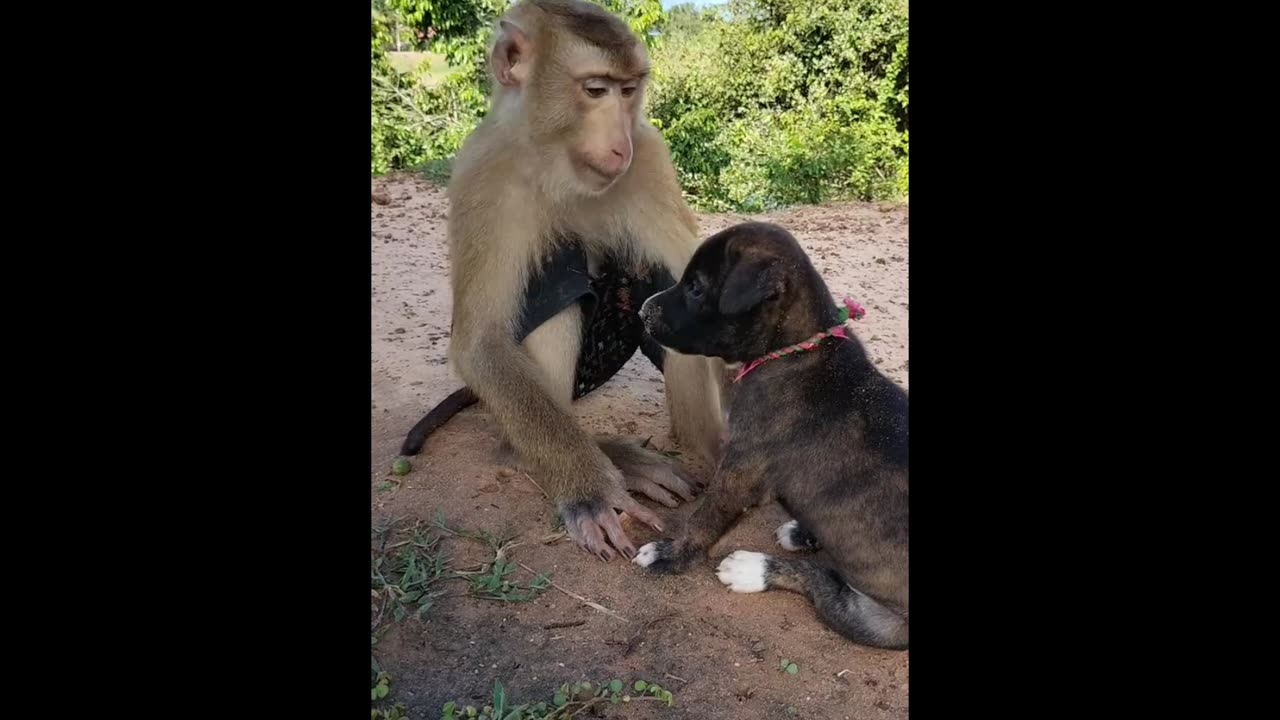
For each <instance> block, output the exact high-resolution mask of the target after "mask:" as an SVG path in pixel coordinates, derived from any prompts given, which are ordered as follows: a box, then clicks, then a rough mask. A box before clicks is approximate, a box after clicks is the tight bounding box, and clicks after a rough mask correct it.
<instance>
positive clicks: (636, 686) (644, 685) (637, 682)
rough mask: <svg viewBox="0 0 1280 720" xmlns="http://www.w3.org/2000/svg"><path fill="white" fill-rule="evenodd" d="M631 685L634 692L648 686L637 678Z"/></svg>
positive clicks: (642, 690) (641, 690)
mask: <svg viewBox="0 0 1280 720" xmlns="http://www.w3.org/2000/svg"><path fill="white" fill-rule="evenodd" d="M632 687H634V688H635V690H636V692H644V689H645V688H647V687H649V683H647V682H645V681H643V680H637V681H636V684H635V685H633V686H632Z"/></svg>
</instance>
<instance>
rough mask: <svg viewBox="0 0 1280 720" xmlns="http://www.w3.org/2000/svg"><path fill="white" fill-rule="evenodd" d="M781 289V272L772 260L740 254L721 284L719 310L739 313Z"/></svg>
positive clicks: (771, 297) (770, 297)
mask: <svg viewBox="0 0 1280 720" xmlns="http://www.w3.org/2000/svg"><path fill="white" fill-rule="evenodd" d="M781 293H782V280H781V273H780V271H779V269H778V266H777V264H776V263H775V262H773V261H771V260H769V259H767V258H753V259H746V258H743V259H742V260H740V261H739V262H738V263H737V264H735V265H734V266H733V269H732V270H730V271H729V275H728V277H726V278H725V279H724V284H723V285H721V286H720V314H721V315H740V314H742V313H744V312H746V311H748V310H750V309H752V308H754V307H756V306H757V305H759V304H760V303H762V302H764V301H765V300H771V299H773V298H775V297H777V296H778V295H780V294H781Z"/></svg>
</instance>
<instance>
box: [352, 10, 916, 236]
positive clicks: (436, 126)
mask: <svg viewBox="0 0 1280 720" xmlns="http://www.w3.org/2000/svg"><path fill="white" fill-rule="evenodd" d="M379 2H381V3H383V5H382V7H381V8H380V7H379V5H378V3H379ZM598 2H599V4H601V5H603V6H605V7H606V8H608V9H609V10H612V11H614V12H616V13H618V14H619V15H620V16H622V17H623V18H625V19H626V20H627V22H628V23H629V24H630V25H631V27H632V29H633V30H635V31H636V32H637V33H638V34H640V35H641V37H643V38H645V40H646V42H647V43H649V46H650V55H651V57H652V61H653V66H654V77H653V85H652V89H651V92H650V95H649V109H648V111H649V116H650V118H651V120H652V121H653V123H654V125H656V126H657V127H658V128H660V129H661V131H662V132H663V134H664V136H665V137H666V139H667V142H668V143H669V144H670V146H671V151H672V158H673V160H674V162H675V164H676V168H677V170H678V171H679V173H680V178H681V182H682V185H683V187H684V189H685V192H686V194H687V196H688V198H689V200H690V202H692V203H693V204H694V205H696V206H698V207H701V208H704V209H716V210H727V209H737V210H747V211H757V210H766V209H770V208H773V207H777V206H781V205H788V204H793V203H816V202H823V201H826V200H832V199H845V198H859V199H879V198H890V197H903V196H906V195H907V194H908V190H909V187H908V130H909V122H908V109H909V105H910V102H909V90H910V85H909V83H908V78H909V76H908V57H909V55H908V53H909V42H908V11H907V2H906V0H732V1H731V2H730V3H729V4H728V5H726V6H721V7H716V8H711V9H707V10H701V11H700V10H697V9H694V8H693V7H692V6H680V7H676V8H673V9H672V10H671V11H670V12H664V11H663V10H662V6H661V2H660V0H598ZM508 5H509V2H508V0H376V1H375V3H374V13H373V15H374V20H373V26H374V30H373V42H374V53H373V55H374V57H373V63H372V64H373V77H372V84H373V105H374V107H373V133H372V134H373V170H374V172H385V171H387V170H389V169H393V168H405V167H413V166H416V165H420V164H422V163H424V162H428V161H432V160H442V159H447V158H449V157H451V156H452V154H453V153H454V152H456V150H457V148H458V147H459V146H460V144H461V142H462V140H463V139H465V137H466V135H467V133H469V132H470V131H471V129H472V128H474V127H475V125H476V123H478V122H479V120H480V119H481V118H482V117H483V115H484V112H485V111H486V105H487V100H486V95H487V92H488V79H487V74H486V69H485V64H486V62H487V58H486V57H485V54H486V49H487V47H488V45H489V43H490V42H491V41H492V28H493V25H494V21H495V19H496V18H497V17H498V16H499V15H500V14H501V13H502V12H503V11H504V10H505V9H506V8H507V6H508ZM380 12H381V19H379V13H380ZM396 20H398V21H399V22H400V23H402V24H404V25H407V26H409V27H411V28H413V29H414V32H413V33H411V34H416V36H417V37H419V38H420V39H421V43H422V45H421V47H423V48H427V49H430V50H431V51H433V52H438V53H443V54H444V55H445V56H446V57H447V58H448V61H449V64H450V66H451V67H452V68H454V72H453V73H452V74H450V75H449V76H448V77H447V78H446V79H444V80H443V81H440V82H434V83H427V82H423V77H422V75H421V73H418V74H414V73H409V74H405V75H400V74H397V73H395V72H394V70H392V69H391V68H390V65H389V64H388V63H387V62H386V59H385V51H386V49H387V47H388V46H389V43H390V35H391V33H390V32H389V31H388V30H387V28H388V27H389V24H390V23H393V22H394V21H396Z"/></svg>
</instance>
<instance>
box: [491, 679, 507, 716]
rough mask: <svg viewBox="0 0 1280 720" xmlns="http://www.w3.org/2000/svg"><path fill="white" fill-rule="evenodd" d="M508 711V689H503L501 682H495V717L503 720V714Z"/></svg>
mask: <svg viewBox="0 0 1280 720" xmlns="http://www.w3.org/2000/svg"><path fill="white" fill-rule="evenodd" d="M506 709H507V689H506V688H504V687H502V681H501V680H494V681H493V716H494V717H496V718H502V713H503V712H504V711H505V710H506Z"/></svg>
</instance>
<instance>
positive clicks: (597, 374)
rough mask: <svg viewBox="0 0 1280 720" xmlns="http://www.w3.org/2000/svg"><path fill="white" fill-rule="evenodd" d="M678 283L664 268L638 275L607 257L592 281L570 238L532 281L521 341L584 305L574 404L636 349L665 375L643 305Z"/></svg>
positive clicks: (583, 255) (581, 254)
mask: <svg viewBox="0 0 1280 720" xmlns="http://www.w3.org/2000/svg"><path fill="white" fill-rule="evenodd" d="M675 284H676V281H675V278H674V277H672V276H671V273H669V272H667V270H666V268H664V267H662V266H651V267H648V268H646V269H645V270H644V271H643V272H642V273H639V274H637V273H634V272H629V271H628V270H627V269H626V268H624V266H623V265H622V264H621V263H619V262H618V261H617V259H616V258H612V257H605V258H604V259H603V261H602V263H601V266H600V269H599V274H598V275H596V276H595V277H592V276H591V274H590V272H589V271H588V266H587V253H586V251H585V250H584V249H583V247H582V243H581V242H579V241H577V240H574V239H569V240H566V241H564V242H561V243H558V244H557V245H556V247H555V250H554V251H553V252H552V253H551V255H550V256H549V257H547V258H546V259H545V261H544V262H543V263H542V266H541V268H540V269H539V272H538V273H536V274H535V276H534V277H533V278H532V279H531V280H530V282H529V287H528V290H526V292H525V300H524V314H523V315H522V316H521V319H520V325H519V327H518V328H517V330H516V342H517V343H521V342H524V339H525V338H526V337H528V336H529V334H530V333H532V332H533V331H534V330H536V329H538V328H539V327H541V326H542V324H543V323H545V322H547V321H548V320H550V319H551V318H553V317H555V316H556V315H557V314H559V313H560V311H562V310H564V309H565V308H567V307H569V306H570V305H571V304H573V303H575V302H576V303H578V304H579V305H580V306H581V307H582V317H583V323H582V344H581V346H580V348H581V349H580V350H579V353H578V367H577V370H576V372H575V373H574V380H573V398H574V399H575V400H576V399H578V398H580V397H582V396H583V395H586V394H587V393H589V392H591V391H592V390H595V389H596V388H598V387H600V386H601V385H603V384H605V382H607V381H608V380H609V379H610V378H612V377H613V376H614V375H616V374H617V373H618V371H619V370H621V369H622V366H623V365H626V364H627V361H628V360H630V359H631V356H632V355H634V354H635V352H636V348H640V350H641V352H643V353H644V355H645V357H647V358H649V361H650V362H652V363H653V365H654V367H656V368H658V371H659V372H662V360H663V356H664V351H663V349H662V346H661V345H658V344H657V343H656V342H654V341H653V338H650V337H649V336H648V335H647V334H646V333H645V331H644V323H643V322H641V320H640V306H641V305H643V304H644V301H645V300H647V299H649V297H650V296H652V295H654V294H656V293H659V292H661V291H663V290H666V289H667V288H669V287H671V286H672V285H675Z"/></svg>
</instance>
